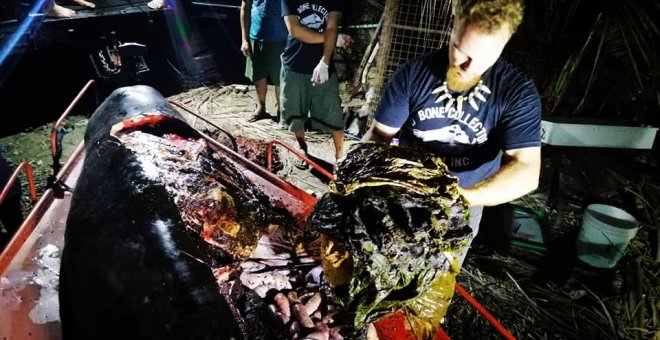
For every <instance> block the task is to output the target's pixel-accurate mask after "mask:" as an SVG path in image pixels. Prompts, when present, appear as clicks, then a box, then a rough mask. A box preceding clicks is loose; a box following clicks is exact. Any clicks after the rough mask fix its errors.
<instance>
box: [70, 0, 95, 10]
mask: <svg viewBox="0 0 660 340" xmlns="http://www.w3.org/2000/svg"><path fill="white" fill-rule="evenodd" d="M67 2H70V3H71V4H74V5H78V6H80V7H85V8H90V9H91V8H96V5H94V4H93V3H91V2H89V1H85V0H67Z"/></svg>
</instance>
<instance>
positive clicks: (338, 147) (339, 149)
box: [332, 130, 344, 159]
mask: <svg viewBox="0 0 660 340" xmlns="http://www.w3.org/2000/svg"><path fill="white" fill-rule="evenodd" d="M332 141H333V142H334V143H335V159H339V158H341V156H342V155H343V154H344V131H343V130H342V131H332Z"/></svg>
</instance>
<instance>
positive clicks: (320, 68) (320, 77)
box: [312, 60, 329, 86]
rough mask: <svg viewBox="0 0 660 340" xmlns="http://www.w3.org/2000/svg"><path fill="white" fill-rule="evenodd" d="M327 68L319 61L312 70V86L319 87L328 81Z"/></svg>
mask: <svg viewBox="0 0 660 340" xmlns="http://www.w3.org/2000/svg"><path fill="white" fill-rule="evenodd" d="M328 73H329V66H328V65H327V64H326V63H324V62H323V60H321V61H319V64H318V65H316V67H315V68H314V73H312V84H314V86H316V85H321V84H323V83H325V82H326V81H328V77H329V74H328Z"/></svg>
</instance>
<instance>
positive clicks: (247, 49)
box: [241, 39, 252, 58]
mask: <svg viewBox="0 0 660 340" xmlns="http://www.w3.org/2000/svg"><path fill="white" fill-rule="evenodd" d="M241 52H242V53H243V55H244V56H245V57H246V58H247V57H249V56H250V54H252V52H251V51H250V42H249V41H247V40H245V39H243V43H241Z"/></svg>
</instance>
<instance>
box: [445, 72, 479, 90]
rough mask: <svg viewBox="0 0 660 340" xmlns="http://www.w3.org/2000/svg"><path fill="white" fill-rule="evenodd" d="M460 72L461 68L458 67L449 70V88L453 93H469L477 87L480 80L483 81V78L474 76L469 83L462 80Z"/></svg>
mask: <svg viewBox="0 0 660 340" xmlns="http://www.w3.org/2000/svg"><path fill="white" fill-rule="evenodd" d="M459 71H460V67H458V66H452V67H450V68H449V69H447V86H448V87H449V88H450V89H451V90H453V91H458V92H463V91H467V90H469V89H470V88H472V87H473V86H474V85H477V83H478V82H479V79H481V76H474V77H473V78H471V79H468V80H467V81H465V80H462V79H461V77H460V76H459Z"/></svg>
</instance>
